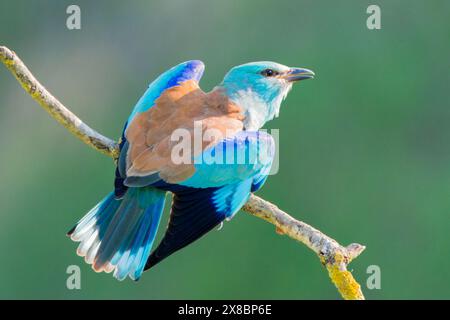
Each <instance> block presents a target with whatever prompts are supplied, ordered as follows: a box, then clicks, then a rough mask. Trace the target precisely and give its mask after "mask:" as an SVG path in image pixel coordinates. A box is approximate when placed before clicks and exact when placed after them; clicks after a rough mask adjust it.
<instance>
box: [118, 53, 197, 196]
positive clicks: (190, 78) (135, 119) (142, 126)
mask: <svg viewBox="0 0 450 320" xmlns="http://www.w3.org/2000/svg"><path fill="white" fill-rule="evenodd" d="M204 69H205V66H204V64H203V62H201V61H198V60H192V61H186V62H183V63H181V64H179V65H177V66H175V67H173V68H171V69H170V70H168V71H166V72H164V73H163V74H161V75H160V76H159V77H158V78H157V79H156V80H155V81H153V82H152V83H151V84H150V85H149V87H148V89H147V90H146V91H145V93H144V95H143V96H142V97H141V98H140V99H139V101H138V102H137V104H136V106H135V107H134V109H133V111H132V113H131V114H130V116H129V118H128V121H127V123H126V124H125V128H124V131H123V134H122V139H121V143H120V150H121V152H120V156H119V159H118V163H117V170H116V181H115V194H116V197H121V196H123V194H124V193H125V192H126V189H127V187H126V186H125V185H124V181H125V179H126V177H127V174H126V171H127V167H129V166H130V163H131V160H130V154H129V153H130V151H134V154H133V155H132V156H134V157H137V155H136V153H139V152H142V149H143V148H144V144H145V136H144V134H145V133H146V132H147V131H148V130H146V126H148V125H149V124H148V122H146V121H144V120H145V119H144V118H145V117H142V114H144V113H146V112H149V110H151V109H152V108H153V107H154V106H155V104H156V101H157V100H158V99H159V98H160V97H161V95H162V94H163V93H164V92H166V91H167V90H170V89H171V88H174V87H178V86H180V85H182V84H183V83H190V85H191V86H190V88H192V87H194V88H195V86H196V85H197V84H198V82H199V81H200V79H201V77H202V75H203V71H204ZM197 88H198V86H197ZM153 120H154V121H156V122H158V121H162V119H161V118H157V117H155V119H153ZM130 129H131V130H130Z"/></svg>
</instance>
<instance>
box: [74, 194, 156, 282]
mask: <svg viewBox="0 0 450 320" xmlns="http://www.w3.org/2000/svg"><path fill="white" fill-rule="evenodd" d="M164 201H165V192H164V191H161V190H158V189H155V188H151V187H146V188H129V189H128V190H127V192H126V194H125V195H124V196H123V197H122V199H115V197H114V193H113V192H111V193H110V194H108V195H107V196H106V197H105V198H104V199H103V200H102V201H101V202H100V203H99V204H97V205H96V206H95V207H94V208H93V209H92V210H90V211H89V212H88V213H87V214H86V216H85V217H84V218H82V219H81V220H80V222H78V224H77V225H76V226H75V227H74V228H73V229H72V230H71V231H69V233H68V235H69V236H70V238H71V239H72V240H73V241H76V242H80V244H79V246H78V249H77V254H78V255H80V256H82V257H84V258H85V261H86V262H87V263H89V264H91V265H92V268H93V269H94V270H95V271H97V272H102V271H103V272H107V273H109V272H113V271H114V277H115V278H117V279H118V280H123V279H125V278H126V277H127V276H129V277H130V278H131V279H133V280H138V279H139V278H140V276H141V274H142V272H143V269H144V267H145V263H146V261H147V259H148V256H149V254H150V250H151V248H152V245H153V242H154V240H155V237H156V232H157V229H158V225H159V221H160V219H161V214H162V211H163V208H164Z"/></svg>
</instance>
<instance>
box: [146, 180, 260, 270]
mask: <svg viewBox="0 0 450 320" xmlns="http://www.w3.org/2000/svg"><path fill="white" fill-rule="evenodd" d="M251 184H252V180H251V179H248V180H245V181H242V182H238V183H234V184H230V185H226V186H223V187H218V188H204V189H195V188H185V189H184V190H182V191H178V192H177V193H175V194H174V197H173V204H172V211H171V214H170V221H169V226H168V228H167V230H166V233H165V234H164V237H163V239H162V240H161V242H160V244H159V246H158V247H157V248H156V249H155V251H153V253H152V254H151V255H150V257H149V259H148V260H147V263H146V266H145V270H147V269H149V268H151V267H152V266H154V265H155V264H157V263H158V262H160V261H161V260H163V259H164V258H166V257H168V256H169V255H171V254H172V253H174V252H176V251H178V250H180V249H182V248H183V247H185V246H187V245H189V244H190V243H192V242H194V241H195V240H197V239H198V238H200V237H201V236H203V235H204V234H206V233H207V232H208V231H210V230H211V229H213V228H214V227H216V226H217V225H219V224H220V223H221V222H222V221H223V220H224V219H227V218H231V217H232V215H233V214H235V213H236V212H237V211H238V210H239V209H240V208H241V207H242V206H243V205H244V204H245V202H246V201H247V199H248V197H249V195H250V189H251Z"/></svg>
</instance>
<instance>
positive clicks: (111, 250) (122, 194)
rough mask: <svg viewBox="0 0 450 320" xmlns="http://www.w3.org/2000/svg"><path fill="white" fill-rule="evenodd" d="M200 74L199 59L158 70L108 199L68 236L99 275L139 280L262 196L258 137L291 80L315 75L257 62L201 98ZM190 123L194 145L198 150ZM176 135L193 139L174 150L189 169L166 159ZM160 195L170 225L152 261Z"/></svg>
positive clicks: (126, 140) (269, 149)
mask: <svg viewBox="0 0 450 320" xmlns="http://www.w3.org/2000/svg"><path fill="white" fill-rule="evenodd" d="M203 71H204V65H203V63H202V62H201V61H197V60H194V61H187V62H184V63H181V64H179V65H177V66H175V67H173V68H172V69H170V70H168V71H166V72H165V73H163V74H162V75H161V76H159V77H158V78H157V79H156V80H155V81H154V82H152V83H151V84H150V86H149V88H148V89H147V90H146V92H145V93H144V95H143V96H142V98H141V99H140V100H139V101H138V103H137V104H136V106H135V108H134V109H133V111H132V113H131V115H130V116H129V118H128V120H127V122H126V124H125V127H124V131H123V135H122V140H121V143H120V149H121V151H120V156H119V159H118V163H117V168H116V178H115V190H114V192H111V193H110V194H108V195H107V196H106V197H105V198H104V199H103V200H102V201H101V202H100V203H99V204H98V205H97V206H95V207H94V208H93V209H92V210H90V211H89V212H88V213H87V214H86V216H85V217H83V218H82V219H81V220H80V221H79V222H78V223H77V224H76V225H75V227H74V228H72V230H71V231H70V232H69V233H68V234H69V236H70V237H71V239H72V240H74V241H76V242H80V244H79V247H78V250H77V253H78V254H79V255H80V256H83V257H84V258H85V261H86V262H87V263H89V264H91V265H92V267H93V269H94V270H96V271H97V272H100V271H105V272H114V276H115V277H116V278H117V279H119V280H123V279H125V278H126V277H127V276H128V277H130V278H131V279H133V280H138V279H139V278H140V277H141V275H142V272H143V271H144V270H146V269H148V268H150V267H152V266H154V265H155V264H157V263H158V262H160V261H161V260H163V259H164V258H166V257H168V256H169V255H171V254H172V253H174V252H175V251H177V250H179V249H181V248H183V247H185V246H186V245H188V244H190V243H192V242H193V241H195V240H197V239H198V238H200V237H201V236H202V235H204V234H205V233H207V232H208V231H210V230H211V229H213V228H214V227H216V226H217V225H218V224H220V223H221V222H222V221H224V220H225V219H231V218H232V217H233V216H234V215H235V214H236V213H237V212H238V211H239V209H240V208H241V207H242V206H243V205H244V204H245V202H246V201H247V200H248V197H249V196H250V193H251V192H254V191H257V190H258V189H259V188H261V186H262V185H263V184H264V182H265V181H266V179H267V176H268V174H269V171H270V168H271V166H272V162H273V159H274V153H275V143H274V140H273V138H272V137H271V136H270V135H269V134H267V133H264V132H262V131H259V129H260V128H261V127H262V126H263V125H264V124H265V123H266V122H267V121H269V120H271V119H273V118H274V117H276V116H278V113H279V109H280V105H281V102H282V101H283V99H284V98H285V97H286V95H287V93H288V92H289V90H290V89H291V86H292V84H293V83H294V82H295V81H298V80H302V79H309V78H312V77H313V75H314V74H313V73H312V71H310V70H308V69H302V68H289V67H286V66H283V65H280V64H277V63H274V62H256V63H250V64H245V65H241V66H238V67H235V68H233V69H232V70H231V71H230V72H229V73H228V74H227V75H226V76H225V78H224V80H223V82H222V83H221V84H220V85H219V86H217V87H216V88H215V89H214V90H213V91H211V92H210V93H204V92H203V91H201V89H200V88H199V87H198V82H199V80H200V78H201V76H202V74H203ZM198 123H200V131H201V135H200V137H201V141H197V142H196V138H195V137H196V136H195V134H196V130H197V124H198ZM208 130H209V131H208ZM211 130H214V134H212V135H211V134H209V135H208V136H209V140H205V139H204V137H205V136H206V135H207V133H208V132H209V133H211V132H210V131H211ZM180 131H181V132H183V133H187V134H193V139H191V138H189V139H187V140H186V141H187V142H189V143H191V142H192V141H193V142H194V146H192V145H189V146H188V147H185V148H181V149H182V151H183V152H182V153H183V159H184V160H186V159H187V160H188V161H187V162H186V161H185V162H179V159H176V157H177V153H176V152H174V150H178V148H179V147H180V146H179V145H178V144H177V141H174V133H175V132H178V133H179V132H180ZM186 141H184V143H185V142H186ZM182 147H184V146H182ZM186 155H187V156H186ZM167 192H172V193H173V194H174V196H173V204H172V210H171V217H170V220H169V225H168V228H167V230H166V232H165V235H164V237H163V239H162V240H161V242H160V244H159V246H158V247H157V248H156V249H154V250H153V252H152V253H151V250H152V247H153V243H154V241H155V237H156V233H157V230H158V226H159V223H160V220H161V215H162V211H163V208H164V203H165V196H166V193H167Z"/></svg>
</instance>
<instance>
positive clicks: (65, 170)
mask: <svg viewBox="0 0 450 320" xmlns="http://www.w3.org/2000/svg"><path fill="white" fill-rule="evenodd" d="M70 4H78V5H79V6H80V7H81V18H82V29H81V30H78V31H70V30H68V29H67V28H66V18H67V14H66V8H67V6H68V5H70ZM369 4H378V5H379V6H380V7H381V12H382V29H381V30H377V31H371V30H368V29H367V27H366V19H367V17H368V15H367V14H366V8H367V7H368V5H369ZM449 13H450V2H449V1H445V0H442V1H407V0H403V1H379V0H377V1H348V0H347V1H339V3H337V2H335V3H334V2H331V1H313V0H310V1H281V0H277V1H261V0H255V1H234V0H233V1H206V0H205V1H186V0H183V1H181V0H179V1H129V2H126V3H125V2H120V1H106V0H102V1H95V2H94V1H42V0H41V1H24V0H16V1H6V0H4V1H1V2H0V44H2V45H7V46H8V47H10V48H11V49H13V50H15V51H16V52H17V53H18V54H19V55H20V57H21V58H22V59H23V60H24V61H25V62H26V63H27V65H28V66H29V68H30V69H31V70H32V72H33V73H34V74H35V75H36V77H37V78H38V79H40V81H41V82H42V83H43V84H44V85H45V86H46V87H47V88H48V89H49V90H50V91H51V92H52V93H53V94H55V95H56V96H57V97H58V98H60V99H61V101H63V102H64V103H65V104H66V105H67V106H69V107H70V108H71V109H72V110H73V111H74V112H75V113H76V114H77V115H79V116H80V117H81V118H82V119H84V120H85V121H86V122H87V123H88V124H90V125H91V126H93V127H94V128H96V129H97V130H99V131H100V132H102V133H104V134H105V135H107V136H109V137H118V136H119V135H120V133H121V129H122V126H123V123H124V121H125V119H126V118H127V117H128V114H129V113H130V111H131V109H132V107H133V106H134V104H135V102H136V101H137V100H138V98H139V97H140V95H141V94H142V93H143V92H144V90H145V88H146V86H147V85H148V83H149V82H150V81H151V80H153V79H154V78H155V77H156V76H157V75H158V74H160V73H161V72H163V71H164V70H166V69H167V68H169V67H171V66H172V65H175V64H177V63H179V62H181V61H185V60H188V59H200V60H203V61H204V62H205V64H206V66H207V68H206V72H205V75H204V78H203V80H202V82H201V85H202V87H203V88H204V89H205V90H210V89H212V88H213V86H214V85H215V84H217V83H219V82H220V81H221V79H222V77H223V75H224V74H225V72H226V71H227V70H228V69H229V68H230V67H232V66H234V65H237V64H241V63H245V62H249V61H256V60H273V61H277V62H280V63H283V64H286V65H291V66H302V67H307V68H310V69H313V70H314V71H315V72H316V75H317V77H316V79H315V80H313V81H307V82H303V83H301V84H300V85H298V86H296V87H295V88H294V90H293V91H292V92H291V94H290V95H289V97H288V99H287V100H286V101H285V103H284V104H283V106H282V110H281V115H280V118H278V119H276V120H275V121H273V122H271V123H270V124H269V126H268V128H279V129H280V152H281V155H280V160H281V163H280V171H279V173H278V174H277V175H274V176H271V177H270V178H269V180H268V182H267V184H266V185H265V187H264V188H263V189H262V190H261V191H260V192H259V195H261V196H263V197H264V198H266V199H267V200H270V201H272V202H273V203H276V204H277V205H278V206H280V207H281V208H282V209H284V210H286V211H287V212H289V213H290V214H292V215H293V216H295V217H296V218H299V219H301V220H304V221H306V222H308V223H310V224H312V225H313V226H315V227H317V228H319V229H321V230H322V231H324V232H325V233H327V234H329V235H330V236H332V237H334V238H335V239H337V240H338V241H339V242H341V243H342V244H349V243H351V242H359V243H363V244H365V245H366V246H367V250H366V252H364V254H363V255H361V256H360V257H359V258H358V259H357V260H356V261H354V262H353V263H352V264H351V268H352V269H353V273H354V275H355V277H356V278H357V279H358V280H359V281H360V283H361V284H362V286H363V290H364V293H365V295H366V297H367V298H370V299H383V298H386V299H391V298H400V299H407V298H450V255H449V251H450V250H449V247H450V237H449V233H450V219H449V211H450V125H449V123H450V103H449V102H450V101H449V83H450V73H449V71H450V70H449V56H450V55H449V54H450V50H449V49H450V22H449V19H448V15H449ZM0 150H1V151H0V163H1V169H0V181H1V183H0V252H2V257H1V258H0V259H1V260H0V298H67V299H78V298H89V299H90V298H99V299H104V298H125V299H136V298H138V299H141V298H142V299H166V298H172V299H215V298H225V299H241V298H242V299H313V298H327V299H337V298H339V296H338V294H337V292H336V290H335V288H334V287H333V285H332V284H331V282H330V281H329V279H328V276H327V274H326V272H325V270H324V268H323V267H322V266H321V265H320V263H319V261H318V259H317V258H316V257H315V256H314V254H313V253H312V252H310V251H309V250H308V249H307V248H305V247H304V246H302V245H299V244H298V243H296V242H294V241H292V240H290V239H288V238H287V237H282V236H279V235H277V234H276V233H275V232H274V228H273V226H272V225H269V224H267V223H265V222H263V221H262V220H259V219H256V218H254V217H251V216H250V215H247V214H243V213H241V214H239V215H237V216H236V217H235V219H233V220H232V221H231V222H229V223H226V224H225V226H224V228H223V229H222V230H221V231H216V232H211V233H210V234H208V235H207V236H206V237H205V238H203V239H202V240H200V241H198V242H196V243H195V244H193V245H191V246H189V247H188V248H186V249H185V250H183V251H181V252H179V253H177V254H175V255H173V256H171V257H170V258H169V259H167V260H165V261H164V262H163V263H161V264H160V265H158V266H157V267H156V268H155V269H154V270H151V271H150V272H147V273H145V274H144V276H143V277H142V279H141V281H139V282H138V283H134V282H132V281H125V282H118V281H116V280H115V279H113V278H112V276H111V275H107V274H96V273H94V272H93V271H92V270H91V269H90V267H89V266H88V265H86V264H85V263H84V262H83V261H82V259H81V258H79V257H78V256H77V255H76V254H75V249H76V244H75V243H73V242H72V241H70V240H69V239H68V238H67V237H66V236H65V233H66V231H67V230H68V229H70V228H71V227H72V225H73V224H74V223H75V222H76V221H77V220H78V219H79V218H81V217H82V216H83V215H84V213H85V212H86V211H87V210H88V209H90V208H91V207H92V206H94V205H95V204H96V203H97V202H98V201H99V200H100V199H101V198H102V197H103V196H104V195H105V194H106V193H107V192H109V191H110V190H111V189H112V182H113V181H112V179H113V170H114V166H113V163H112V161H111V160H110V159H109V158H108V157H106V156H103V155H101V154H99V153H97V152H95V151H93V150H92V149H90V148H88V147H86V146H85V145H83V144H82V143H81V142H80V141H78V140H77V139H75V138H73V137H72V136H71V135H70V134H69V133H68V132H67V131H66V130H64V129H63V128H62V127H61V126H60V125H59V124H57V123H56V122H55V121H54V120H52V119H50V118H49V116H48V115H47V114H46V113H45V112H43V111H42V110H41V109H40V107H39V106H38V105H37V104H36V102H35V101H33V100H32V99H31V98H30V97H29V96H28V95H27V94H26V93H24V92H23V91H22V89H21V88H20V86H19V85H18V84H17V82H16V81H15V80H14V78H13V77H12V76H11V75H10V74H9V72H7V70H6V69H5V68H3V66H0ZM163 219H164V220H163V221H164V222H165V221H167V212H166V214H165V216H164V218H163ZM163 229H164V227H163ZM72 264H76V265H79V266H80V267H81V273H82V280H81V286H82V289H81V290H73V291H70V290H68V289H67V288H66V279H67V277H68V275H67V274H66V268H67V266H68V265H72ZM370 265H378V266H379V267H380V268H381V289H380V290H368V289H367V288H366V279H367V277H368V274H367V273H366V270H367V267H368V266H370Z"/></svg>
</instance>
